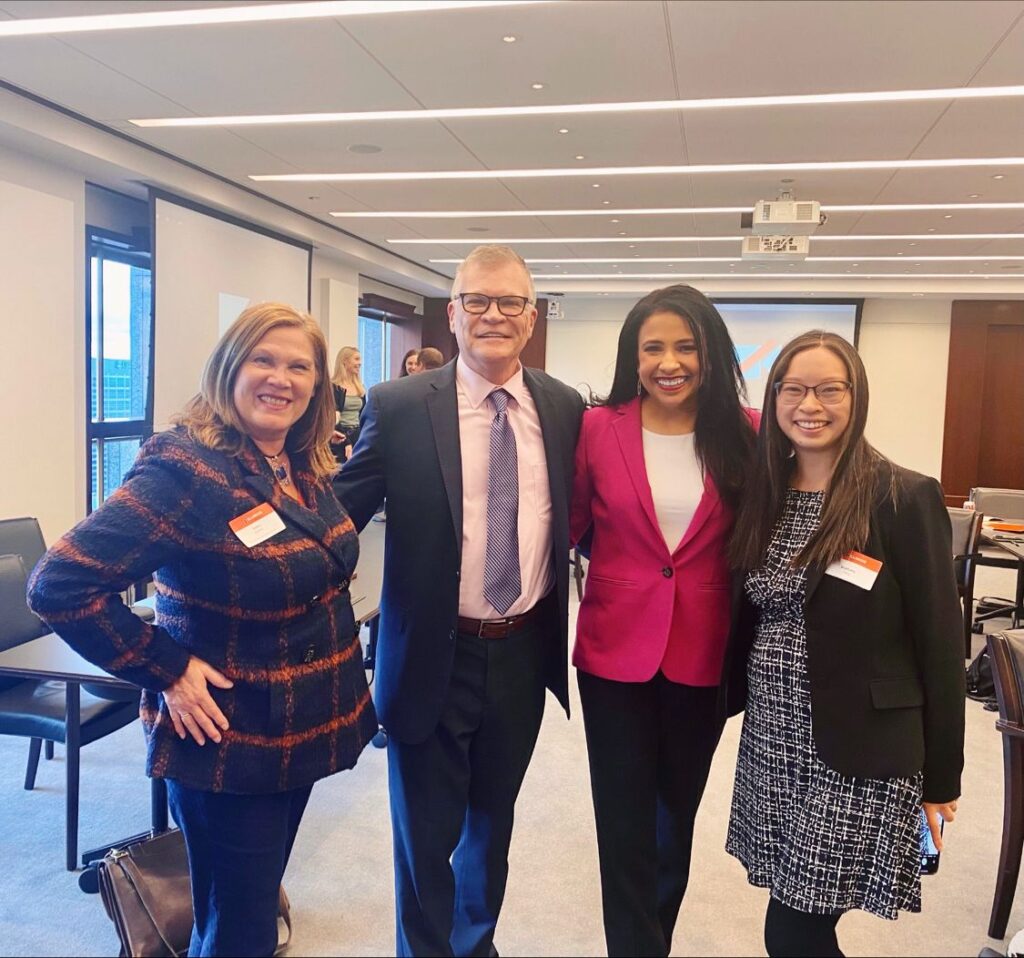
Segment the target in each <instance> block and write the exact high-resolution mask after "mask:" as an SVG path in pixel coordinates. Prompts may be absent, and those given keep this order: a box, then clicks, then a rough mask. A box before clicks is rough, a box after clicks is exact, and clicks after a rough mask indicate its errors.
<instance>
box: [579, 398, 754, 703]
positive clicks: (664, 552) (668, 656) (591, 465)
mask: <svg viewBox="0 0 1024 958" xmlns="http://www.w3.org/2000/svg"><path fill="white" fill-rule="evenodd" d="M756 418H757V413H752V415H751V419H752V421H754V420H756ZM591 525H593V530H594V534H593V544H592V546H591V554H590V569H589V572H588V573H587V585H586V593H585V594H584V597H583V604H582V606H581V607H580V613H579V619H578V621H577V625H576V646H575V648H574V650H573V656H572V661H573V664H574V665H575V666H576V667H577V668H579V669H582V670H583V671H585V672H590V673H591V674H593V675H597V676H600V677H601V678H606V679H613V680H616V681H619V682H646V681H647V680H648V679H650V678H653V677H654V675H655V674H656V673H657V672H658V670H659V669H660V670H661V671H662V672H664V674H665V677H666V678H668V679H669V680H671V681H673V682H678V683H680V684H684V685H696V686H712V685H718V684H719V680H720V679H721V674H722V659H723V656H724V654H725V643H726V638H727V637H728V633H729V615H730V612H729V565H728V562H727V560H726V555H725V552H726V546H727V543H728V536H729V533H730V532H731V530H732V525H733V513H732V510H731V509H730V508H729V507H728V506H726V504H725V503H724V502H723V501H722V500H721V499H720V498H719V495H718V491H717V489H716V488H715V484H714V482H713V481H712V480H711V477H710V476H709V477H707V479H706V480H705V482H704V495H703V496H702V497H701V500H700V503H699V504H698V506H697V511H696V513H695V514H694V517H693V521H692V522H691V523H690V526H689V528H688V529H687V530H686V533H685V534H684V535H683V538H682V540H681V541H680V542H679V544H678V545H677V546H676V548H675V550H674V551H673V552H670V551H669V547H668V546H666V544H665V540H664V538H663V537H662V534H661V529H660V528H659V526H658V519H657V515H656V514H655V511H654V500H653V498H652V497H651V487H650V483H649V482H648V480H647V469H646V466H645V464H644V450H643V433H642V428H641V422H640V402H639V400H633V401H632V402H630V403H627V404H626V405H624V406H619V407H617V408H613V407H610V406H599V407H596V408H594V409H589V410H587V412H586V413H585V415H584V417H583V426H582V429H581V431H580V438H579V444H578V445H577V447H576V474H575V479H574V485H573V497H572V515H571V534H572V539H573V542H578V541H579V539H580V538H581V537H582V536H583V535H584V534H585V533H586V532H587V530H588V529H589V528H590V527H591Z"/></svg>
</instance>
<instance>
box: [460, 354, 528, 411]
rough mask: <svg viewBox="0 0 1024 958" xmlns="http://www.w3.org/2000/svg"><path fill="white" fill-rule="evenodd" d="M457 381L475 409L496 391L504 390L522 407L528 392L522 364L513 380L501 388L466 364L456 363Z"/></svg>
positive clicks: (503, 384)
mask: <svg viewBox="0 0 1024 958" xmlns="http://www.w3.org/2000/svg"><path fill="white" fill-rule="evenodd" d="M455 380H456V382H457V383H458V384H459V387H460V389H461V390H462V393H463V395H464V396H465V397H466V400H467V401H468V402H469V405H470V406H471V407H472V408H473V409H477V408H479V407H480V406H481V405H482V404H483V403H484V402H485V401H486V400H487V397H488V396H489V395H490V394H491V393H492V392H494V390H495V389H504V390H505V391H506V392H507V393H508V394H509V395H510V396H511V397H512V400H513V401H514V402H515V404H516V405H517V406H521V405H522V403H523V396H524V394H525V393H526V392H527V389H526V382H525V381H524V379H523V364H522V363H520V364H519V367H518V368H517V369H516V371H515V373H514V374H513V375H512V378H511V379H509V380H508V382H505V383H502V384H501V385H500V386H499V385H498V384H497V383H492V382H491V381H490V380H489V379H485V378H484V377H483V376H481V375H480V374H479V373H478V372H476V370H473V369H470V368H469V366H467V365H466V364H465V363H461V362H458V361H456V363H455Z"/></svg>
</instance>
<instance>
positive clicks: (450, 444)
mask: <svg viewBox="0 0 1024 958" xmlns="http://www.w3.org/2000/svg"><path fill="white" fill-rule="evenodd" d="M440 372H441V374H442V375H439V376H438V378H437V380H436V381H435V382H433V383H431V386H432V390H433V391H432V392H430V393H429V394H428V395H427V398H426V403H427V413H428V415H429V416H430V425H431V428H432V429H433V431H434V446H435V447H436V449H437V460H438V463H439V464H440V466H441V476H442V478H443V479H444V488H445V492H446V493H447V495H448V508H449V510H450V511H451V514H452V525H453V527H454V529H455V543H456V548H457V549H458V551H459V555H460V556H461V555H462V445H461V443H460V442H459V397H458V394H457V392H456V389H455V363H454V362H452V363H448V365H446V366H444V367H442V369H441V370H440Z"/></svg>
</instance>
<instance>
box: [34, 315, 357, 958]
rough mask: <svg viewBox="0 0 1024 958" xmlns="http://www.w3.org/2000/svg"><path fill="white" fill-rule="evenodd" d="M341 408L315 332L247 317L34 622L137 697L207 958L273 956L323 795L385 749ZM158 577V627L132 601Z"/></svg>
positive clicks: (58, 573)
mask: <svg viewBox="0 0 1024 958" xmlns="http://www.w3.org/2000/svg"><path fill="white" fill-rule="evenodd" d="M333 425H334V401H333V397H332V394H331V381H330V377H329V375H328V370H327V350H326V344H325V342H324V338H323V334H322V333H321V332H320V330H319V327H318V326H317V325H316V323H315V322H314V321H313V320H312V319H311V318H310V317H309V316H306V315H305V314H302V313H299V312H297V311H295V310H294V309H292V308H291V307H289V306H284V305H281V304H276V303H263V304H259V305H256V306H251V307H249V308H248V309H246V310H245V311H244V312H243V313H242V314H241V316H239V317H238V319H237V320H236V321H235V323H234V324H233V325H232V326H231V328H230V329H229V330H228V331H227V332H226V333H225V334H224V336H223V338H222V339H221V341H220V342H219V343H218V345H217V347H216V348H215V349H214V352H213V354H212V355H211V357H210V359H209V360H208V361H207V364H206V368H205V370H204V372H203V379H202V387H201V391H200V393H199V395H197V396H196V397H195V398H194V399H192V400H191V401H190V403H189V404H188V406H187V407H186V409H185V411H184V412H183V413H182V415H181V416H180V417H179V418H178V421H177V426H176V428H175V429H173V430H171V431H169V432H165V433H161V434H158V435H155V436H153V437H152V438H151V439H150V440H149V441H148V442H147V443H146V444H145V445H144V446H143V448H142V450H141V451H140V453H139V456H138V459H137V460H136V462H135V465H134V466H133V468H132V470H131V471H130V472H129V473H128V475H127V476H126V478H125V482H124V484H123V485H122V486H121V487H120V488H119V489H118V490H117V491H116V492H115V493H114V495H113V496H111V497H110V499H108V500H107V501H106V502H105V503H104V504H103V505H102V506H101V507H100V508H99V509H97V510H96V511H95V512H93V513H92V514H91V515H90V516H89V517H88V518H87V519H86V520H85V521H84V522H81V523H80V524H79V525H78V526H76V527H75V528H74V529H72V530H71V531H70V532H69V533H68V534H67V535H65V536H64V538H62V539H61V540H60V541H59V542H57V543H56V544H55V545H54V546H53V548H52V549H51V550H50V551H49V552H48V553H47V555H46V556H45V558H44V559H43V560H42V561H41V562H40V564H39V566H38V567H37V569H36V571H35V573H34V575H33V577H32V580H31V582H30V585H29V602H30V605H31V606H32V608H33V609H34V610H35V612H36V613H37V614H38V615H40V616H41V617H42V618H43V619H45V620H46V621H47V622H48V623H49V625H50V626H51V627H52V628H53V629H54V630H55V631H56V632H58V633H59V634H60V635H61V636H62V637H63V638H64V639H65V640H66V641H67V642H68V643H69V644H70V645H71V646H73V647H74V648H75V649H76V650H77V651H78V652H80V653H81V654H82V655H83V656H85V657H86V658H87V659H89V660H90V661H92V662H94V663H96V664H97V665H99V666H101V667H102V668H104V669H106V670H107V671H108V672H110V673H112V674H113V675H116V676H118V677H120V678H124V679H126V680H128V681H130V682H134V683H136V684H138V685H140V686H141V687H142V689H143V695H142V705H141V712H142V719H143V723H144V725H145V729H146V734H147V739H148V760H147V772H148V773H149V774H150V775H152V776H156V777H160V778H164V779H166V780H167V784H168V795H169V798H170V803H171V810H172V812H173V814H174V817H175V820H176V821H177V822H178V824H179V826H180V827H181V829H182V832H183V833H184V835H185V841H186V844H187V846H188V854H189V866H190V870H191V874H192V897H193V905H194V909H195V928H194V931H193V935H192V942H191V947H190V950H189V953H190V954H193V955H200V954H201V955H270V954H272V953H273V951H274V949H275V947H276V945H277V921H276V916H277V897H278V888H279V886H280V883H281V878H282V875H283V873H284V869H285V865H286V863H287V860H288V855H289V852H290V851H291V846H292V842H293V841H294V838H295V833H296V830H297V829H298V825H299V821H300V820H301V817H302V813H303V811H304V809H305V805H306V802H307V800H308V798H309V794H310V790H311V788H312V785H313V783H314V782H315V781H316V780H317V779H319V778H323V777H324V776H326V775H330V774H332V773H333V772H336V771H338V770H340V769H345V768H351V767H352V766H353V765H354V764H355V762H356V759H357V758H358V756H359V753H360V752H361V751H362V749H363V747H364V746H365V744H366V743H367V742H368V741H369V739H370V738H371V737H372V736H373V734H374V733H375V732H376V730H377V720H376V716H375V714H374V710H373V704H372V702H371V700H370V694H369V691H368V689H367V685H366V678H365V674H364V672H363V666H362V654H361V649H360V645H359V639H358V631H357V628H356V625H355V619H354V616H353V612H352V605H351V601H350V597H349V579H350V578H351V576H352V571H353V569H354V567H355V564H356V559H357V557H358V553H359V539H358V536H357V534H356V531H355V529H354V527H353V525H352V522H351V521H350V520H349V518H348V516H347V515H346V514H345V512H344V510H343V509H342V508H341V506H340V504H339V503H338V501H337V499H335V497H334V494H333V492H332V491H331V486H330V477H331V474H332V473H333V471H334V469H335V468H336V467H335V462H334V457H333V456H332V455H331V452H330V447H329V439H330V436H331V433H332V431H333ZM150 573H152V574H153V577H154V580H155V582H156V589H157V600H156V608H157V620H156V621H157V624H156V625H151V624H148V623H145V622H143V621H142V620H141V619H139V618H138V617H136V616H134V615H132V613H131V612H130V611H128V609H127V608H126V607H125V605H124V603H123V602H122V601H121V598H120V596H119V593H120V592H121V591H122V590H124V589H126V588H127V587H128V585H129V584H130V583H132V582H134V581H137V580H138V579H141V578H144V577H145V576H146V575H149V574H150Z"/></svg>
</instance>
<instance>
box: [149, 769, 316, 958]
mask: <svg viewBox="0 0 1024 958" xmlns="http://www.w3.org/2000/svg"><path fill="white" fill-rule="evenodd" d="M312 790H313V786H312V785H307V786H306V787H305V788H297V789H294V790H292V791H290V792H274V793H271V794H268V795H231V794H228V793H227V792H204V791H201V790H199V789H196V788H188V787H187V786H185V785H182V784H180V783H179V782H175V781H168V782H167V797H168V800H169V803H170V807H171V814H172V815H173V816H174V820H175V821H176V822H177V823H178V827H179V828H180V829H181V831H182V834H183V835H184V836H185V846H186V848H187V849H188V869H189V874H190V876H191V879H192V908H193V912H194V916H195V917H194V922H195V923H194V925H193V928H192V941H191V944H190V945H189V949H188V953H189V955H191V956H204V958H205V956H207V955H237V956H249V955H273V953H274V949H275V948H277V910H278V909H277V904H278V889H279V888H280V886H281V878H282V876H283V875H284V869H285V866H286V865H287V864H288V856H289V855H290V854H291V850H292V844H293V842H294V841H295V833H296V832H297V831H298V830H299V822H300V821H302V813H303V812H304V811H305V810H306V803H307V802H308V801H309V794H310V792H311V791H312Z"/></svg>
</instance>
